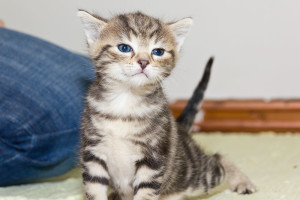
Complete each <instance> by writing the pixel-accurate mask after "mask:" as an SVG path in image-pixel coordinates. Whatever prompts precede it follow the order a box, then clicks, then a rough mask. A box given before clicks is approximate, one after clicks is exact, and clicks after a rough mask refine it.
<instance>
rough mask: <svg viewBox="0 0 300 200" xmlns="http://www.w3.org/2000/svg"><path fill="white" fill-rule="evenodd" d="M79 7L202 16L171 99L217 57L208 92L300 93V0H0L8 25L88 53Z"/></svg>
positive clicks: (185, 91) (170, 85)
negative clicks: (78, 15) (208, 61)
mask: <svg viewBox="0 0 300 200" xmlns="http://www.w3.org/2000/svg"><path fill="white" fill-rule="evenodd" d="M78 8H83V9H87V10H89V11H96V12H97V13H99V14H101V15H102V16H104V17H109V16H112V15H113V14H117V13H122V12H128V11H134V10H141V11H143V12H145V13H147V14H150V15H153V16H156V17H160V18H163V19H165V20H166V21H168V20H174V19H180V18H182V17H186V16H192V17H193V18H194V22H195V23H194V27H193V29H192V31H191V32H190V34H189V36H188V38H187V40H186V43H185V45H184V49H183V54H182V57H181V59H180V62H179V63H178V66H177V69H176V70H175V71H174V73H173V76H172V77H170V78H169V80H168V81H167V82H166V84H165V88H166V90H167V93H168V96H169V97H170V98H171V99H176V98H188V97H189V96H190V94H191V93H192V91H193V88H194V87H195V85H196V84H197V82H198V80H199V79H200V76H201V74H202V70H203V67H204V64H205V62H206V60H207V59H208V57H209V56H210V55H214V56H215V57H216V62H215V65H214V69H213V74H212V79H211V82H210V85H209V88H208V91H207V95H206V98H266V99H271V98H300V1H299V0H251V1H241V0H226V1H223V0H206V1H204V0H182V1H178V0H151V1H149V0H105V1H104V0H80V1H74V0H52V1H40V0H26V1H18V0H9V1H8V0H6V1H5V0H0V18H2V19H3V20H4V21H5V22H6V24H7V26H8V27H10V28H12V29H16V30H19V31H23V32H26V33H30V34H32V35H35V36H38V37H41V38H44V39H46V40H49V41H52V42H54V43H56V44H58V45H60V46H63V47H65V48H67V49H70V50H72V51H76V52H80V53H86V46H85V38H84V35H83V31H82V27H81V24H80V21H79V19H78V18H77V17H76V10H77V9H78Z"/></svg>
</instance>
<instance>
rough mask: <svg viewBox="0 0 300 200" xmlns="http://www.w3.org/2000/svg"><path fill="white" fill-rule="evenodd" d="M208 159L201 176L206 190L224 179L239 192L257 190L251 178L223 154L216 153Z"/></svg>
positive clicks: (233, 189)
mask: <svg viewBox="0 0 300 200" xmlns="http://www.w3.org/2000/svg"><path fill="white" fill-rule="evenodd" d="M206 159H207V160H206ZM206 159H205V160H206V161H205V162H204V163H205V165H203V166H202V169H201V174H202V175H201V177H200V182H201V184H202V185H203V187H204V191H205V192H207V191H208V190H209V189H212V188H214V187H215V186H217V185H219V184H221V183H222V182H224V181H225V182H228V184H229V186H230V189H231V190H232V191H234V192H237V193H239V194H251V193H253V192H255V191H256V188H255V186H254V184H253V183H252V182H251V181H250V179H249V178H248V177H247V176H246V175H245V174H243V173H242V172H241V171H240V170H239V169H238V168H237V167H235V165H234V164H232V163H231V162H230V161H228V160H227V159H226V158H224V157H223V156H221V155H219V154H214V155H212V156H208V157H206Z"/></svg>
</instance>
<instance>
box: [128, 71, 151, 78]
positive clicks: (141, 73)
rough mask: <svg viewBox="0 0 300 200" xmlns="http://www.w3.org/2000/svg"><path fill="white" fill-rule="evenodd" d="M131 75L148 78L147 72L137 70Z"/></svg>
mask: <svg viewBox="0 0 300 200" xmlns="http://www.w3.org/2000/svg"><path fill="white" fill-rule="evenodd" d="M131 76H132V77H133V76H145V77H146V78H149V77H148V75H147V74H145V73H144V72H138V73H135V74H133V75H131Z"/></svg>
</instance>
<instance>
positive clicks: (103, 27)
mask: <svg viewBox="0 0 300 200" xmlns="http://www.w3.org/2000/svg"><path fill="white" fill-rule="evenodd" d="M78 15H79V16H80V18H81V20H82V22H83V26H84V31H85V34H86V37H87V42H88V46H89V53H90V56H91V58H92V60H93V62H94V65H95V68H96V79H95V81H94V83H93V84H92V85H91V87H90V88H89V91H88V94H87V98H86V107H85V110H84V114H83V117H82V135H81V165H82V177H83V183H84V188H85V192H86V198H87V199H88V200H92V199H93V200H97V199H99V200H100V199H101V200H105V199H107V189H108V186H111V187H112V188H113V189H114V193H112V194H111V195H110V197H109V199H116V200H117V199H122V200H132V199H134V200H146V199H148V200H158V199H159V200H167V199H172V200H174V199H182V198H184V197H185V196H187V195H199V194H201V193H205V192H207V191H208V190H209V189H211V188H213V187H215V186H217V185H219V184H220V183H221V182H223V181H224V180H226V181H227V182H228V183H229V185H230V187H231V189H232V190H233V191H236V192H238V193H241V194H248V193H252V192H254V191H255V186H254V185H253V184H252V183H251V181H250V180H249V179H248V178H247V177H246V176H245V175H244V174H242V173H241V172H240V171H239V170H238V169H237V168H236V167H235V166H234V165H233V164H232V163H230V162H229V161H228V160H226V159H225V158H224V157H223V156H221V155H219V154H215V155H206V154H204V153H203V152H202V151H201V150H200V149H199V148H198V146H197V145H196V144H195V143H194V141H193V140H192V139H191V137H190V135H189V132H190V129H191V126H192V124H193V120H194V118H195V114H196V113H197V111H198V106H199V103H200V102H201V100H202V97H203V93H204V90H205V89H206V86H207V83H208V79H209V75H210V68H211V65H212V61H213V60H212V59H211V60H210V61H209V62H208V64H207V66H206V70H205V72H204V75H203V78H202V80H201V82H200V83H199V85H198V87H197V88H196V90H195V92H194V94H193V97H192V98H191V100H190V101H189V103H188V105H187V107H186V108H185V110H184V111H183V113H182V114H181V115H180V117H179V118H178V119H177V120H175V119H174V118H173V116H172V114H171V112H170V110H169V109H168V103H167V100H166V98H165V95H164V93H163V90H162V87H161V82H162V80H163V79H165V78H166V77H167V76H169V75H170V73H171V71H172V69H173V68H174V67H175V64H176V61H177V58H178V53H179V50H180V48H181V46H182V44H183V41H184V39H185V36H186V34H187V33H188V31H189V29H190V27H191V25H192V19H191V18H185V19H182V20H179V21H177V22H174V23H168V24H165V23H163V22H162V21H160V20H159V19H155V18H152V17H149V16H147V15H145V14H143V13H140V12H136V13H130V14H123V15H118V16H116V17H114V18H112V19H110V20H107V19H104V18H101V17H99V16H96V15H93V14H89V13H88V12H86V11H83V10H80V11H79V13H78Z"/></svg>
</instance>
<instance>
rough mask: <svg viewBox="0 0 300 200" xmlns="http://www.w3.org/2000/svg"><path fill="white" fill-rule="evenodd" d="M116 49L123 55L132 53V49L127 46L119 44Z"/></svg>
mask: <svg viewBox="0 0 300 200" xmlns="http://www.w3.org/2000/svg"><path fill="white" fill-rule="evenodd" d="M118 49H119V50H120V51H121V52H124V53H127V52H131V51H132V48H131V47H130V46H129V45H127V44H120V45H119V46H118Z"/></svg>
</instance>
